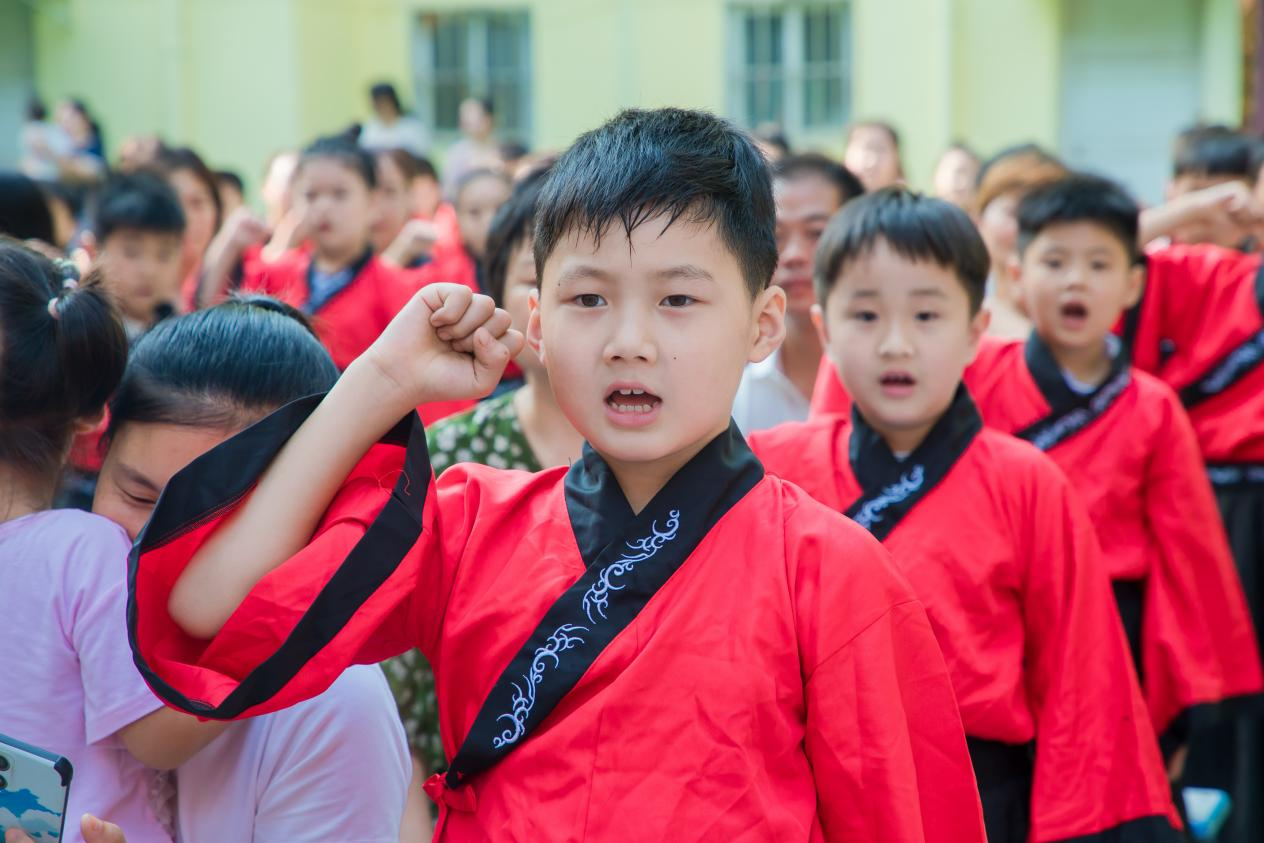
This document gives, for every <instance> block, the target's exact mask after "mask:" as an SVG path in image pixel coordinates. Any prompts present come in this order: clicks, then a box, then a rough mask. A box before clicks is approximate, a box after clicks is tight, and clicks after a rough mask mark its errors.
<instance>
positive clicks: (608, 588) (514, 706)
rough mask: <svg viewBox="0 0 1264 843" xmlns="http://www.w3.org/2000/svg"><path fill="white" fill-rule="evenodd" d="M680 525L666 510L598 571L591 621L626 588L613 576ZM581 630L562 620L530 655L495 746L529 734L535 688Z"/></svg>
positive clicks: (589, 596) (590, 595)
mask: <svg viewBox="0 0 1264 843" xmlns="http://www.w3.org/2000/svg"><path fill="white" fill-rule="evenodd" d="M679 527H680V510H678V509H673V510H672V511H671V512H669V513H668V514H667V525H666V529H664V530H660V529H658V522H657V521H655V522H654V523H653V524H651V525H650V535H649V536H647V537H645V538H643V539H637V540H636V541H634V542H628V543H627V545H628V552H626V553H624V554H623V555H622V556H620V557H619V558H618V559H616V560H615V561H613V562H611V563H610V564H609V565H607V566H606V567H605V568H603V569H602V571H601V573H600V574H598V575H597V581H596V582H595V583H593V585H592V586H590V587H589V589H588V591H586V592H585V593H584V603H583V605H584V613H585V614H586V615H588V620H589V622H591V623H594V624H595V623H597V622H598V620H605V619H606V609H607V607H608V606H609V604H610V592H612V591H621V590H622V589H623V588H624V586H622V585H619V584H618V583H616V582H613V581H612V579H611V578H612V577H620V576H623V575H624V574H626V573H628V572H629V571H631V570H632V569H633V568H635V567H636V565H637V563H639V562H644V561H645V560H646V559H649V558H650V557H652V556H653V555H654V554H656V553H658V551H659V550H661V549H662V547H663V545H665V544H666V543H667V542H669V541H671V540H672V539H674V538H676V531H677V529H678V528H679ZM581 632H588V627H586V626H579V625H577V624H562V625H561V626H559V627H558V628H557V629H556V630H554V631H553V634H552V635H550V636H549V638H548V641H547V642H545V645H544V646H543V647H540V648H539V649H537V650H536V651H535V656H534V657H533V658H532V659H531V667H530V669H529V670H527V673H526V675H525V676H523V677H522V684H521V685H519V684H518V683H517V682H515V683H513V689H514V693H513V699H512V700H511V701H510V706H511V708H510V710H509V711H508V712H506V713H505V714H502V715H500V716H499V717H497V718H496V720H497V722H499V721H501V720H507V721H509V725H508V726H507V727H506V728H505V730H504V731H503V732H501V733H500V734H499V735H497V736H496V737H494V738H492V746H493V747H494V748H496V749H501V748H502V747H505V746H509V745H511V744H515V743H517V742H518V741H519V740H521V739H522V736H523V735H525V734H526V731H527V718H528V717H530V716H531V710H532V709H533V708H535V699H536V689H537V688H538V687H539V685H540V682H542V681H543V680H544V673H545V671H546V670H547V669H548V668H549V667H550V662H552V664H551V666H552V667H554V668H557V667H560V666H561V664H562V660H561V657H560V654H561V653H564V652H566V651H567V650H570V649H572V648H574V647H577V646H579V645H581V644H584V643H586V642H585V641H584V639H583V638H581V637H580V636H579V633H581Z"/></svg>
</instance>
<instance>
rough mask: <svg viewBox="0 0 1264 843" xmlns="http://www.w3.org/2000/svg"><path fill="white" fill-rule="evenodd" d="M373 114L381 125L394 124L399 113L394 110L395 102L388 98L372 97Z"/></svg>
mask: <svg viewBox="0 0 1264 843" xmlns="http://www.w3.org/2000/svg"><path fill="white" fill-rule="evenodd" d="M373 113H374V114H376V115H377V117H378V119H379V120H381V121H382V122H383V123H394V122H395V120H396V118H398V117H399V111H397V110H396V108H395V101H394V100H393V99H391V98H390V97H374V98H373Z"/></svg>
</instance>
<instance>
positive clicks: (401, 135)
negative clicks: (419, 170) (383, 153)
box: [360, 114, 430, 155]
mask: <svg viewBox="0 0 1264 843" xmlns="http://www.w3.org/2000/svg"><path fill="white" fill-rule="evenodd" d="M360 146H362V147H364V148H365V149H374V150H376V149H406V150H408V151H409V152H411V153H412V154H413V155H425V154H426V150H427V149H428V148H429V146H430V135H429V133H428V132H427V131H426V125H425V124H424V123H422V122H421V121H420V120H418V119H417V118H416V117H414V116H413V115H411V114H401V115H400V116H399V118H398V119H396V121H395V122H394V123H392V124H391V125H389V126H388V125H386V124H385V123H383V122H382V121H381V120H378V119H377V118H374V119H372V120H370V121H369V122H367V123H365V124H364V126H363V127H362V128H361V129H360Z"/></svg>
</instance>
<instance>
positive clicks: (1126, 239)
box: [1018, 173, 1141, 263]
mask: <svg viewBox="0 0 1264 843" xmlns="http://www.w3.org/2000/svg"><path fill="white" fill-rule="evenodd" d="M1139 216H1140V208H1139V207H1138V206H1137V201H1136V200H1135V199H1133V198H1132V195H1131V194H1129V193H1128V191H1127V190H1125V189H1124V188H1123V187H1121V186H1120V185H1119V184H1118V183H1116V182H1113V181H1111V180H1110V179H1104V178H1101V177H1100V176H1093V175H1086V174H1082V173H1077V174H1074V175H1071V176H1067V177H1066V178H1063V179H1059V180H1058V181H1055V182H1052V183H1050V184H1047V185H1044V186H1043V187H1038V188H1036V189H1035V190H1033V191H1032V192H1031V193H1028V194H1027V195H1026V196H1024V197H1023V199H1022V201H1021V202H1019V203H1018V253H1019V254H1020V255H1021V254H1022V253H1023V252H1025V251H1026V250H1027V247H1028V246H1030V245H1031V241H1032V240H1035V239H1036V237H1037V236H1038V235H1039V234H1040V232H1042V231H1044V230H1045V229H1046V228H1048V227H1049V226H1051V225H1058V224H1061V223H1073V222H1089V223H1093V224H1095V225H1099V226H1101V227H1102V228H1104V229H1106V230H1107V231H1109V232H1110V233H1111V234H1113V235H1114V236H1115V237H1116V238H1117V239H1118V240H1119V242H1120V244H1121V245H1122V246H1123V247H1124V251H1125V252H1126V253H1127V255H1128V258H1129V260H1130V261H1132V262H1134V263H1135V262H1137V261H1139V260H1141V248H1140V246H1139V245H1138V244H1137V229H1138V225H1139V222H1138V218H1139Z"/></svg>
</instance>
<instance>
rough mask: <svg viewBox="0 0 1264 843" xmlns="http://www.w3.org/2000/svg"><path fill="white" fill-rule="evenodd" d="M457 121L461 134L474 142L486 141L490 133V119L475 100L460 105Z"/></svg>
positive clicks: (481, 105)
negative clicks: (474, 140)
mask: <svg viewBox="0 0 1264 843" xmlns="http://www.w3.org/2000/svg"><path fill="white" fill-rule="evenodd" d="M457 120H458V122H459V123H460V126H461V132H462V133H463V134H465V135H468V136H469V137H471V138H474V139H476V140H486V139H487V138H488V137H490V136H491V133H492V118H491V115H490V114H488V113H487V112H486V111H485V110H484V109H483V104H482V103H480V102H478V101H477V100H466V101H465V102H463V103H461V110H460V112H459V113H458V116H457Z"/></svg>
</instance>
